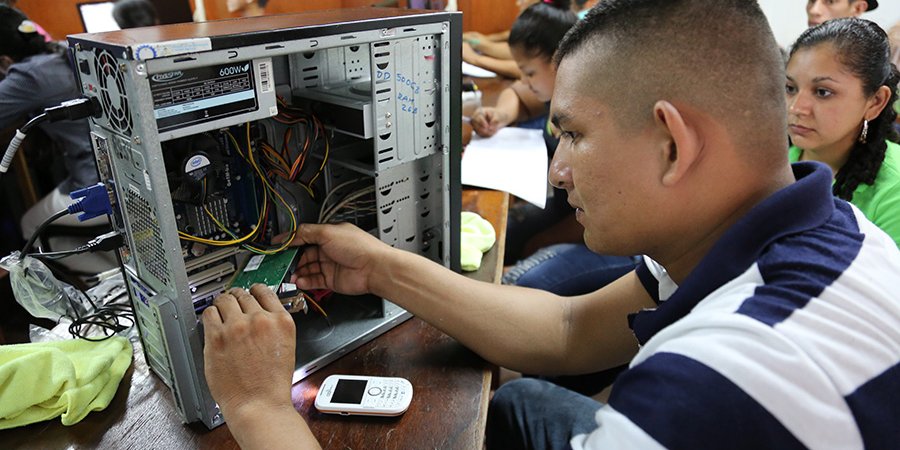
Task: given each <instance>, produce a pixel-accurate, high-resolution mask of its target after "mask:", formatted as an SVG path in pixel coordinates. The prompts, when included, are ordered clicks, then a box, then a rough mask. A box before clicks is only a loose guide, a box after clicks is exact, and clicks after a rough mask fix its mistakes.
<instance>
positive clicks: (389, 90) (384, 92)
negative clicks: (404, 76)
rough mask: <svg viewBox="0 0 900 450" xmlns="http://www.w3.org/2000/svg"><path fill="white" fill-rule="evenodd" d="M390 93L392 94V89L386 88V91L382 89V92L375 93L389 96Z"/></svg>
mask: <svg viewBox="0 0 900 450" xmlns="http://www.w3.org/2000/svg"><path fill="white" fill-rule="evenodd" d="M389 92H391V88H386V89H381V90H377V91H375V93H376V94H387V93H389Z"/></svg>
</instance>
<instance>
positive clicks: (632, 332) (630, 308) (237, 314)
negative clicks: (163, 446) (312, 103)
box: [203, 0, 900, 449]
mask: <svg viewBox="0 0 900 450" xmlns="http://www.w3.org/2000/svg"><path fill="white" fill-rule="evenodd" d="M556 60H557V62H558V64H559V70H558V73H557V80H556V86H557V87H556V91H555V93H554V96H553V102H552V107H551V115H552V118H553V120H554V122H555V124H556V125H557V126H558V128H559V129H560V130H561V132H562V139H561V143H560V146H559V148H558V149H557V151H556V154H555V156H554V159H553V162H552V164H551V168H550V179H551V181H552V182H553V184H555V185H557V186H560V187H563V188H565V189H566V190H567V191H568V193H569V202H570V203H571V204H572V206H574V207H575V208H576V209H577V211H576V216H577V218H578V220H579V221H580V222H581V223H582V224H583V225H584V227H585V233H584V237H585V243H586V244H587V245H588V247H590V248H591V249H592V250H594V251H597V252H599V253H601V254H618V255H634V254H643V255H647V256H646V257H645V258H644V261H643V263H642V264H640V265H639V266H638V269H637V270H636V271H634V272H631V273H629V274H627V275H625V276H623V277H622V278H621V279H619V280H617V281H615V282H613V283H611V284H610V285H608V286H606V287H604V288H603V289H601V290H599V291H597V292H594V293H591V294H587V295H583V296H579V297H567V298H563V297H557V296H554V295H552V294H550V293H547V292H543V291H537V290H531V289H525V288H520V287H514V286H497V285H491V284H487V283H479V282H476V281H473V280H470V279H467V278H465V277H463V276H461V275H459V274H454V273H452V272H450V271H449V270H447V269H445V268H443V267H441V266H439V265H438V264H435V263H433V262H430V261H428V260H426V259H424V258H422V257H420V256H417V255H414V254H412V253H408V252H404V251H401V250H397V249H394V248H390V247H388V246H386V245H385V244H383V243H381V242H380V241H378V240H377V239H376V238H374V237H372V236H371V235H369V234H367V233H365V232H364V231H362V230H359V229H358V228H355V227H353V226H350V225H346V224H344V225H336V226H335V225H314V224H303V225H302V226H301V227H300V229H299V232H298V233H297V238H296V239H295V243H296V244H308V245H309V248H307V249H306V250H305V251H304V253H303V255H302V257H301V260H300V262H299V264H298V269H297V272H296V274H297V278H296V282H297V284H298V285H299V287H300V288H302V289H311V288H330V289H335V290H337V291H339V292H343V293H348V294H360V293H364V292H372V293H374V294H376V295H379V296H382V297H384V298H388V299H391V300H392V301H394V302H395V303H397V304H399V305H400V306H402V307H404V308H406V309H408V310H410V311H411V312H413V313H414V314H416V315H417V316H418V317H420V318H422V319H423V320H426V321H428V322H430V323H432V324H434V325H435V326H437V327H439V328H440V329H441V330H444V331H445V332H447V333H448V334H450V335H451V336H453V337H455V338H456V339H458V340H459V341H460V342H462V343H463V344H465V345H467V346H468V347H470V348H472V349H473V350H474V351H476V352H478V353H479V354H480V355H482V356H483V357H484V358H486V359H488V360H490V361H492V362H494V363H497V364H499V365H502V366H505V367H509V368H512V369H514V370H519V371H522V372H525V373H537V374H548V375H552V374H578V373H589V372H596V371H599V370H603V369H606V368H609V367H614V366H617V365H621V364H625V363H629V362H630V363H629V364H630V365H629V369H628V370H626V371H625V372H623V373H622V374H621V375H620V376H619V377H618V379H617V380H616V382H615V384H614V386H613V389H612V393H611V395H610V399H609V403H608V404H607V405H600V404H599V403H597V402H595V401H593V400H592V399H590V398H588V397H584V396H581V395H578V394H575V393H573V392H571V391H567V390H565V389H562V388H560V387H558V386H554V385H552V384H550V383H546V382H543V381H540V380H533V379H522V380H516V381H513V382H509V383H507V384H505V385H504V386H502V387H501V388H500V389H499V390H498V391H497V392H496V393H495V395H494V398H493V400H492V402H491V408H490V412H489V417H488V430H487V434H488V447H489V448H500V449H516V448H568V447H570V446H571V447H574V448H590V449H600V448H602V449H626V448H636V449H653V448H683V449H700V448H728V449H740V448H748V449H775V448H777V449H791V448H835V449H856V448H870V449H881V448H896V447H897V446H898V444H900V298H898V286H900V250H898V249H897V247H896V245H894V243H893V241H892V240H891V239H890V238H889V237H888V236H887V235H886V234H885V233H883V232H882V231H881V230H879V229H878V228H877V227H875V226H874V225H873V224H872V223H871V222H869V221H868V220H866V219H865V217H864V216H863V215H862V214H861V213H860V212H859V211H858V210H857V209H855V208H854V207H852V206H851V205H850V204H848V203H846V202H844V201H842V200H836V199H834V198H833V197H832V195H831V172H830V169H829V168H828V167H826V166H824V165H819V164H817V163H801V164H798V165H794V166H793V167H792V166H791V165H789V163H788V152H787V133H786V128H787V125H786V116H787V114H786V106H785V101H784V86H785V75H784V70H783V61H782V59H781V55H780V51H779V49H778V46H777V45H776V43H775V39H774V37H773V36H772V32H771V30H770V29H769V27H768V23H767V21H766V18H765V16H764V15H763V13H762V12H761V11H760V9H759V6H758V5H757V4H756V2H755V1H752V0H715V1H710V0H604V1H603V2H600V3H599V4H598V6H597V7H595V8H594V9H592V10H591V12H590V13H589V14H588V16H587V18H585V19H584V20H583V21H581V22H579V23H578V24H577V25H576V26H575V27H574V28H573V29H572V31H570V33H569V34H568V35H567V37H566V38H565V39H564V40H563V42H562V43H561V45H560V47H559V49H558V51H557V55H556ZM253 295H254V296H255V297H257V300H259V301H260V302H261V303H263V306H264V307H265V308H266V309H267V312H263V311H262V308H260V306H259V305H258V304H257V302H256V301H254V300H253V298H252V297H251V296H250V294H246V293H241V292H232V293H229V294H224V295H222V296H220V297H219V298H217V299H216V302H215V306H213V307H210V308H209V309H207V310H206V311H205V312H204V316H203V321H204V326H205V331H206V339H207V346H206V351H205V363H206V376H207V379H208V381H209V386H210V391H211V392H212V394H213V397H214V398H216V399H217V400H218V402H219V406H220V407H221V409H222V411H223V413H225V416H226V417H228V421H229V428H230V430H231V431H232V433H234V434H235V436H236V437H237V438H238V440H239V442H240V443H241V444H242V445H245V446H247V447H259V448H274V446H276V445H278V444H281V445H283V444H284V443H285V442H290V443H293V444H295V445H297V446H300V445H301V444H302V443H307V444H310V445H313V437H312V434H311V433H310V431H309V429H308V428H307V427H306V424H305V423H303V421H302V419H301V418H300V416H299V415H298V414H296V413H295V411H294V409H293V406H292V405H291V402H290V390H289V386H290V374H291V371H292V369H293V367H294V366H293V355H294V351H293V335H294V334H293V333H294V328H293V321H292V320H291V319H290V317H289V316H287V314H286V313H285V312H284V310H283V308H280V304H279V303H278V302H277V299H275V296H274V294H272V293H271V291H268V290H265V289H262V288H260V287H257V288H255V291H254V292H253ZM238 297H240V298H238ZM251 316H252V320H251ZM279 355H280V356H279ZM247 358H250V359H247ZM236 360H240V361H241V364H234V363H233V362H234V361H236ZM261 366H271V367H272V368H273V370H271V371H266V373H267V374H270V375H271V376H270V377H268V378H267V379H266V380H263V381H260V380H259V373H260V371H259V369H258V368H259V367H261ZM398 375H400V376H402V374H398ZM245 386H252V387H253V389H247V388H245ZM414 401H415V400H414ZM263 405H265V406H263ZM272 429H277V430H278V432H277V433H271V432H267V430H272Z"/></svg>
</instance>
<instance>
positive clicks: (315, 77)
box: [303, 75, 319, 81]
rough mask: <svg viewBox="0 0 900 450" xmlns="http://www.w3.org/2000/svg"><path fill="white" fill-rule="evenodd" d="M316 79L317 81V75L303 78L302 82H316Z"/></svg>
mask: <svg viewBox="0 0 900 450" xmlns="http://www.w3.org/2000/svg"><path fill="white" fill-rule="evenodd" d="M318 79H319V76H318V75H310V76H308V77H303V81H310V80H318Z"/></svg>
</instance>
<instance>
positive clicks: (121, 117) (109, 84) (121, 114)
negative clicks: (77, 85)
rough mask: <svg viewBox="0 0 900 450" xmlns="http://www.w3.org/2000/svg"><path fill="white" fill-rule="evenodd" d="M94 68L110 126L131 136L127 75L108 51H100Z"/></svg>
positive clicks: (104, 112) (104, 111)
mask: <svg viewBox="0 0 900 450" xmlns="http://www.w3.org/2000/svg"><path fill="white" fill-rule="evenodd" d="M94 66H95V69H96V71H97V80H98V83H99V84H100V103H101V104H102V105H103V114H104V115H105V116H106V118H107V119H108V120H109V126H110V127H112V128H113V129H115V130H116V131H118V132H120V133H122V134H124V135H125V136H131V127H132V123H131V110H130V109H129V108H128V97H126V96H125V74H124V73H122V72H121V71H120V70H119V66H118V63H117V62H116V58H114V57H113V56H112V55H111V54H110V53H109V52H107V51H106V50H103V51H98V54H97V58H96V59H95V60H94Z"/></svg>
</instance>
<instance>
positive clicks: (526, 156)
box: [460, 127, 547, 208]
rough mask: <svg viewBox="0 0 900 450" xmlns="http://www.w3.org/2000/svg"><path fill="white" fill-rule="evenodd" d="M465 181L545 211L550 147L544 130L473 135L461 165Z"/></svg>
mask: <svg viewBox="0 0 900 450" xmlns="http://www.w3.org/2000/svg"><path fill="white" fill-rule="evenodd" d="M460 172H461V176H460V179H461V182H462V184H466V185H469V186H479V187H486V188H490V189H497V190H499V191H506V192H509V193H510V194H513V195H515V196H516V197H519V198H521V199H523V200H525V201H527V202H529V203H533V204H534V205H536V206H538V207H540V208H543V207H544V205H545V203H546V202H547V146H546V145H545V144H544V138H543V134H542V132H541V130H532V129H526V128H509V127H508V128H501V129H500V131H499V132H497V134H495V135H494V136H492V137H490V138H480V137H478V136H475V135H473V136H472V141H471V142H469V145H467V146H466V151H465V153H463V158H462V163H461V169H460Z"/></svg>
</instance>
